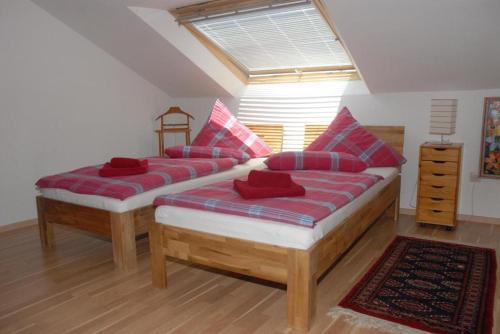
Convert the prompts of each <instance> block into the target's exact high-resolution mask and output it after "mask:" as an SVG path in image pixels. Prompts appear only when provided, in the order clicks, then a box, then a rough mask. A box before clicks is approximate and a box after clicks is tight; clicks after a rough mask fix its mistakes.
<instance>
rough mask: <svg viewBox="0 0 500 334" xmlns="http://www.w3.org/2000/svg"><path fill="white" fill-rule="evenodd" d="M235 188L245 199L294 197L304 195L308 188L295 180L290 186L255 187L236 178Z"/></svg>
mask: <svg viewBox="0 0 500 334" xmlns="http://www.w3.org/2000/svg"><path fill="white" fill-rule="evenodd" d="M233 187H234V190H236V191H237V192H238V193H239V194H240V195H241V197H243V198H244V199H256V198H269V197H294V196H304V195H305V194H306V189H305V188H304V187H303V186H301V185H299V184H297V183H295V182H293V181H292V183H291V185H290V186H289V187H286V188H285V187H281V188H280V187H253V186H251V185H249V184H248V182H247V181H241V180H234V181H233Z"/></svg>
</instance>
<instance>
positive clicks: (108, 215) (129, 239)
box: [36, 124, 283, 271]
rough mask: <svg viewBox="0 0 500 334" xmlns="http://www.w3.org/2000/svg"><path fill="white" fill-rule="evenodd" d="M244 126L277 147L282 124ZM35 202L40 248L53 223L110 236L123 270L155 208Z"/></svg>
mask: <svg viewBox="0 0 500 334" xmlns="http://www.w3.org/2000/svg"><path fill="white" fill-rule="evenodd" d="M247 126H248V127H249V128H251V129H252V130H253V131H254V132H255V133H257V134H258V135H259V136H261V138H263V139H264V140H265V141H266V143H268V145H269V146H270V147H271V148H273V150H275V151H278V152H279V151H281V142H282V137H283V126H282V125H274V124H250V125H247ZM212 175H214V174H212ZM213 182H216V181H213ZM83 196H85V195H83ZM36 205H37V213H38V227H39V232H40V241H41V244H42V247H43V248H44V249H47V250H48V249H51V248H52V247H53V246H54V232H53V224H60V225H65V226H69V227H71V228H75V229H78V230H83V231H86V232H90V233H92V234H95V235H98V236H103V237H106V238H110V239H111V241H112V245H113V260H114V262H115V264H116V266H117V267H118V268H119V269H122V270H125V271H128V270H132V269H134V268H136V266H137V255H136V237H138V236H141V235H145V234H147V232H148V224H149V223H150V222H154V212H155V208H154V206H153V205H152V201H151V204H148V205H144V206H141V207H139V208H137V209H133V210H129V211H126V212H113V211H111V210H104V209H98V208H94V207H90V206H86V205H81V204H75V203H70V202H67V201H61V200H56V199H51V198H48V197H45V196H43V195H40V196H37V198H36Z"/></svg>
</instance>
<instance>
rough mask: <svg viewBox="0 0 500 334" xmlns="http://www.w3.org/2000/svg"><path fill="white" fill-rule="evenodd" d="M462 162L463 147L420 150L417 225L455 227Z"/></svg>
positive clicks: (425, 146) (424, 147) (431, 146)
mask: <svg viewBox="0 0 500 334" xmlns="http://www.w3.org/2000/svg"><path fill="white" fill-rule="evenodd" d="M461 162H462V144H459V143H456V144H451V145H439V144H430V143H426V144H422V145H421V146H420V158H419V173H418V192H417V216H416V220H417V222H419V223H425V224H436V225H443V226H446V227H448V228H450V229H451V228H453V227H455V226H456V217H457V211H458V194H459V189H460V168H461Z"/></svg>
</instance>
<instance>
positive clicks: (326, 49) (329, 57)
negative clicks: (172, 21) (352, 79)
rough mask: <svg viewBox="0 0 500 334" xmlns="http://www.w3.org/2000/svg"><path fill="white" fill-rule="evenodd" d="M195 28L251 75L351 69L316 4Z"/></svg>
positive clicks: (200, 23)
mask: <svg viewBox="0 0 500 334" xmlns="http://www.w3.org/2000/svg"><path fill="white" fill-rule="evenodd" d="M192 24H193V26H194V27H195V28H196V29H197V30H198V31H199V32H201V33H202V34H203V35H205V36H206V37H207V38H208V39H209V40H211V41H212V42H213V43H214V44H215V45H216V46H217V47H219V48H220V49H221V50H222V51H223V52H224V53H225V54H226V55H227V56H228V57H230V58H231V59H232V60H233V62H234V63H236V64H237V65H238V66H239V67H240V68H241V69H242V70H243V71H245V72H246V73H247V74H254V73H258V72H259V71H266V70H284V69H288V70H289V69H292V70H293V69H296V70H300V69H308V68H317V69H318V70H322V69H331V68H335V67H342V66H351V65H352V63H351V61H350V59H349V56H348V55H347V53H346V52H345V50H344V48H343V46H342V44H341V43H340V42H339V40H338V39H337V37H336V36H335V35H334V33H333V31H332V29H331V28H330V26H329V25H328V23H327V22H326V21H325V19H324V18H323V16H322V14H321V13H320V11H319V10H318V9H317V8H316V7H315V6H314V5H313V4H312V3H306V4H298V5H294V6H285V7H277V8H271V9H266V10H261V11H252V12H248V13H238V14H237V15H232V16H222V17H216V18H210V19H204V20H201V21H194V22H193V23H192Z"/></svg>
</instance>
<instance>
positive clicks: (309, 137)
mask: <svg viewBox="0 0 500 334" xmlns="http://www.w3.org/2000/svg"><path fill="white" fill-rule="evenodd" d="M245 125H246V126H247V127H248V128H249V129H250V130H252V131H253V132H255V134H257V135H258V136H259V137H260V138H262V140H264V141H265V142H266V144H267V145H269V146H270V147H271V148H272V149H273V150H274V152H281V149H282V147H283V125H282V124H245ZM327 127H328V125H325V124H320V125H318V124H306V126H305V128H304V146H303V148H306V147H307V146H309V144H310V143H312V142H313V141H314V140H315V139H316V138H317V137H318V136H319V135H320V134H322V133H323V132H324V131H325V130H326V128H327ZM364 128H365V129H366V130H368V131H370V132H371V133H373V134H374V135H375V136H377V137H378V138H380V139H382V140H384V141H385V142H386V143H388V144H389V145H391V146H392V147H393V148H394V149H395V150H396V151H398V152H399V153H401V154H402V153H403V144H404V134H405V127H404V126H392V125H380V126H379V125H366V126H364Z"/></svg>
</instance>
